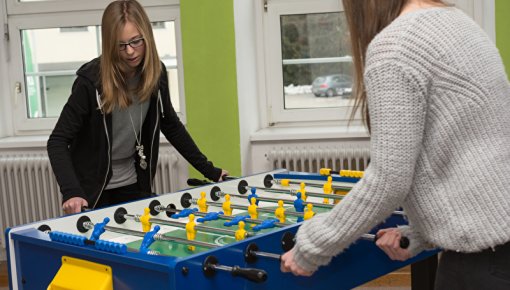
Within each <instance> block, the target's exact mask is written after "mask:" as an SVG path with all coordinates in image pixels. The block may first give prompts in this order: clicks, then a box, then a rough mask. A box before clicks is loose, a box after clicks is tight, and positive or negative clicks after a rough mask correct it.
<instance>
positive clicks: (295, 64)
mask: <svg viewBox="0 0 510 290" xmlns="http://www.w3.org/2000/svg"><path fill="white" fill-rule="evenodd" d="M280 23H281V37H282V39H281V41H282V60H283V63H282V71H283V85H284V88H283V90H284V104H285V106H284V107H285V109H304V108H321V107H328V108H331V107H341V106H347V105H348V103H349V99H350V96H351V92H352V78H351V75H352V73H351V72H352V59H351V57H350V39H349V31H348V26H347V21H346V19H345V14H344V13H343V12H341V13H340V12H336V13H316V14H298V15H283V16H281V17H280Z"/></svg>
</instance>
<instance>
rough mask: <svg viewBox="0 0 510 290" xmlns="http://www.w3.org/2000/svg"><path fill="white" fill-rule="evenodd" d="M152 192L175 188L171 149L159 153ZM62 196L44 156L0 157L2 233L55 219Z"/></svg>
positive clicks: (44, 154)
mask: <svg viewBox="0 0 510 290" xmlns="http://www.w3.org/2000/svg"><path fill="white" fill-rule="evenodd" d="M160 153H161V154H160V157H159V162H158V165H157V166H158V167H157V171H156V177H155V179H154V189H155V192H157V193H166V192H174V191H176V190H177V189H178V186H179V182H177V180H178V179H179V175H178V174H177V171H178V170H177V169H176V166H177V165H178V162H177V161H178V158H179V157H178V156H177V154H176V153H175V152H173V151H171V150H164V151H163V150H162V151H161V152H160ZM61 204H62V195H61V194H60V189H59V186H58V184H57V181H56V179H55V176H54V175H53V171H52V169H51V166H50V162H49V159H48V155H47V154H46V152H43V151H41V152H40V153H39V152H36V153H32V154H6V153H3V154H0V227H1V229H2V235H1V238H0V239H1V243H2V247H3V248H5V236H4V235H3V232H4V230H5V229H6V228H7V227H13V226H17V225H22V224H26V223H30V222H34V221H38V220H45V219H49V218H53V217H57V216H60V215H62V214H63V212H62V207H61Z"/></svg>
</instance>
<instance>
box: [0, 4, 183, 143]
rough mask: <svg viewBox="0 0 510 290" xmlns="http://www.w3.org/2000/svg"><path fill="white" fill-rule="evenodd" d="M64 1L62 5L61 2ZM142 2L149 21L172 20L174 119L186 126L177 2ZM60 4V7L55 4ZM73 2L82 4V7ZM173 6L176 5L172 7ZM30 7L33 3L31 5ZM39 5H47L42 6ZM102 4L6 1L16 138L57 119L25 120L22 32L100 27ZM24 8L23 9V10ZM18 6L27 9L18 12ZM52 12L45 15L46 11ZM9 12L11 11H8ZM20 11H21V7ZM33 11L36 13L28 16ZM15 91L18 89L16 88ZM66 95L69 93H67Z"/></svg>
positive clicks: (51, 125) (34, 132)
mask: <svg viewBox="0 0 510 290" xmlns="http://www.w3.org/2000/svg"><path fill="white" fill-rule="evenodd" d="M63 2H65V5H62V3H63ZM147 2H148V3H147V4H146V3H145V2H144V3H143V5H144V8H145V10H146V12H147V14H148V15H149V19H150V20H151V21H152V22H161V21H173V22H174V29H175V38H176V39H175V40H176V54H177V55H176V58H177V74H178V82H179V84H178V86H179V109H180V112H178V116H179V118H180V119H181V121H182V122H183V123H186V115H185V112H186V110H185V108H186V104H185V95H184V70H183V61H182V37H181V23H180V9H179V5H178V1H176V0H171V1H170V2H171V3H172V4H167V3H166V2H168V0H166V1H164V0H149V1H147ZM59 3H60V4H59ZM75 3H76V4H77V3H82V4H83V3H85V4H87V5H85V6H86V8H84V9H83V10H80V9H79V8H82V7H85V6H84V5H82V4H80V5H77V6H73V5H74V4H75ZM175 3H177V5H176V4H175ZM31 4H34V6H32V5H31ZM39 4H47V6H48V7H46V6H45V5H39ZM105 5H106V4H105V2H104V1H96V0H92V1H90V2H85V1H76V0H66V1H44V2H27V3H25V2H16V1H15V0H7V9H8V11H7V24H8V33H9V41H8V43H7V47H8V51H7V55H8V63H7V68H8V71H9V74H8V84H9V88H10V89H9V90H10V91H11V94H12V95H11V108H12V110H11V112H10V113H8V114H11V119H12V122H13V123H12V124H13V125H12V126H13V133H14V135H16V136H22V135H37V134H47V133H48V132H51V130H52V129H53V128H54V126H55V124H56V122H57V119H58V117H49V118H32V119H31V118H29V117H28V113H27V112H28V110H29V108H28V104H27V96H26V83H25V82H26V79H25V75H24V60H23V47H22V33H21V31H22V30H25V29H44V28H59V27H70V26H90V25H101V17H102V14H103V11H104V8H105ZM25 6H26V7H25ZM20 7H25V8H27V9H26V10H22V11H23V13H20V11H18V9H20ZM53 8H54V10H55V11H53V12H51V13H47V11H52V9H53ZM9 9H11V10H9ZM21 9H23V8H21ZM34 11H36V12H35V13H36V14H32V13H34ZM18 88H19V89H18ZM69 93H70V90H69Z"/></svg>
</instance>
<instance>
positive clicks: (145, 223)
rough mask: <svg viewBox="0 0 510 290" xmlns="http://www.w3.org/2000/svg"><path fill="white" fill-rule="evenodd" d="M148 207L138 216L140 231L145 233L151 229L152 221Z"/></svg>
mask: <svg viewBox="0 0 510 290" xmlns="http://www.w3.org/2000/svg"><path fill="white" fill-rule="evenodd" d="M150 211H151V210H150V209H149V208H148V207H146V208H144V209H143V215H142V216H141V217H140V223H141V224H142V231H143V232H144V233H147V232H148V231H150V230H151V227H152V223H151V222H150V219H151V216H150Z"/></svg>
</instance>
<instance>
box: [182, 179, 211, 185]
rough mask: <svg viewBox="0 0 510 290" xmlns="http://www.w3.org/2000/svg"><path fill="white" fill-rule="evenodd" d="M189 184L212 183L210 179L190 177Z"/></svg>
mask: <svg viewBox="0 0 510 290" xmlns="http://www.w3.org/2000/svg"><path fill="white" fill-rule="evenodd" d="M187 183H188V185H189V186H201V185H208V184H211V183H210V182H209V181H207V180H200V179H196V178H190V179H188V181H187Z"/></svg>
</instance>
